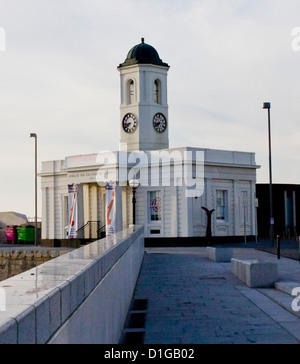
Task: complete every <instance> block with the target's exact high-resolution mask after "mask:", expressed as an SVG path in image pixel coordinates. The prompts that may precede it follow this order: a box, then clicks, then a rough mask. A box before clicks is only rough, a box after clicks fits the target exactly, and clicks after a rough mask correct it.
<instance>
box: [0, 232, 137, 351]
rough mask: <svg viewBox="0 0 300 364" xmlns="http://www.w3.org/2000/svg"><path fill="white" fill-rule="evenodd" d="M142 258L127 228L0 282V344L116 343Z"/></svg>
mask: <svg viewBox="0 0 300 364" xmlns="http://www.w3.org/2000/svg"><path fill="white" fill-rule="evenodd" d="M143 257H144V228H143V227H140V228H135V227H132V228H130V229H128V230H126V231H123V232H121V233H119V234H116V235H115V236H112V237H108V238H106V239H103V240H100V241H98V242H95V243H92V244H90V245H88V246H86V247H83V248H80V249H78V250H75V251H73V252H71V253H69V254H66V255H64V256H62V257H59V258H57V259H54V260H52V261H50V262H48V263H45V264H43V265H41V266H39V267H37V268H36V269H32V270H30V271H28V272H25V273H24V274H21V275H19V276H16V277H13V278H10V279H8V280H6V281H3V282H1V283H0V294H3V293H5V295H6V297H5V298H6V299H5V302H6V311H5V312H0V344H6V343H8V344H44V343H52V344H76V343H78V344H85V343H86V344H116V343H118V340H119V338H120V335H121V333H122V329H123V326H124V323H125V320H126V316H127V313H128V309H129V306H130V303H131V299H132V295H133V292H134V289H135V285H136V281H137V278H138V275H139V272H140V268H141V264H142V261H143ZM2 298H3V297H2ZM0 299H1V297H0Z"/></svg>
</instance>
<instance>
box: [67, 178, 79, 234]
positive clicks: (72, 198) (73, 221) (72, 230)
mask: <svg viewBox="0 0 300 364" xmlns="http://www.w3.org/2000/svg"><path fill="white" fill-rule="evenodd" d="M68 190H69V201H68V202H69V208H68V209H69V229H68V238H69V239H76V238H77V230H78V213H77V204H78V185H76V184H73V185H69V186H68Z"/></svg>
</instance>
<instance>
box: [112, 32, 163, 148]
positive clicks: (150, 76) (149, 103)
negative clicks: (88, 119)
mask: <svg viewBox="0 0 300 364" xmlns="http://www.w3.org/2000/svg"><path fill="white" fill-rule="evenodd" d="M169 69H170V67H169V65H168V64H166V63H164V62H163V61H162V60H161V59H160V57H159V55H158V53H157V51H156V50H155V48H153V47H152V46H150V45H148V44H146V43H145V41H144V39H143V38H142V42H141V43H140V44H138V45H136V46H135V47H133V48H132V49H131V50H130V51H129V53H128V56H127V58H126V60H125V62H124V63H122V64H120V65H119V67H118V70H119V72H120V76H121V107H120V111H121V139H120V143H121V145H120V149H121V150H123V151H124V150H128V151H129V152H131V151H137V150H141V151H151V150H160V149H168V148H169V116H168V95H167V77H168V71H169Z"/></svg>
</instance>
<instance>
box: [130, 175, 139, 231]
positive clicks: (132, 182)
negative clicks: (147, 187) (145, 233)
mask: <svg viewBox="0 0 300 364" xmlns="http://www.w3.org/2000/svg"><path fill="white" fill-rule="evenodd" d="M129 186H130V187H131V188H132V223H133V225H135V224H136V209H135V206H136V190H137V189H138V188H139V187H140V182H139V181H138V180H137V179H132V180H130V181H129Z"/></svg>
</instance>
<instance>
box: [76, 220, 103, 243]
mask: <svg viewBox="0 0 300 364" xmlns="http://www.w3.org/2000/svg"><path fill="white" fill-rule="evenodd" d="M95 225H96V226H95ZM105 227H106V225H104V226H102V227H101V221H88V222H87V223H86V224H85V225H83V226H82V227H81V228H79V229H78V230H77V236H79V237H82V238H84V239H101V238H103V237H105ZM87 229H88V233H87Z"/></svg>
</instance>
